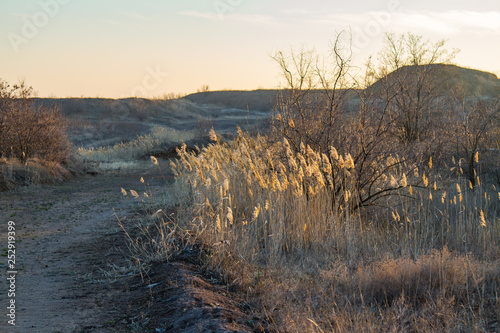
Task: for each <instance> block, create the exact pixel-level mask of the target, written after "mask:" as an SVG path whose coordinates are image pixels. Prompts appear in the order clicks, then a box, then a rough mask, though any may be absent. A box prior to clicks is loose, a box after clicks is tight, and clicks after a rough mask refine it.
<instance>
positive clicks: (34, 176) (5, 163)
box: [0, 158, 80, 191]
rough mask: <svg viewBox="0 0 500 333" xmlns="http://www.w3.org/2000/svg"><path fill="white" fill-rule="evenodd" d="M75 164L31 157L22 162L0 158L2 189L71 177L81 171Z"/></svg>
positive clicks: (59, 180) (0, 184) (49, 182)
mask: <svg viewBox="0 0 500 333" xmlns="http://www.w3.org/2000/svg"><path fill="white" fill-rule="evenodd" d="M79 169H80V168H79V167H78V166H77V165H76V164H74V163H70V164H66V165H62V164H61V163H57V162H52V161H47V160H43V159H39V158H30V159H28V160H27V161H26V162H25V163H21V162H20V161H19V160H17V159H15V158H10V159H7V158H2V159H0V191H5V190H12V189H14V188H16V187H17V186H18V185H29V184H52V183H58V182H62V181H64V180H68V179H71V178H73V177H74V176H75V174H77V173H78V172H80V171H79Z"/></svg>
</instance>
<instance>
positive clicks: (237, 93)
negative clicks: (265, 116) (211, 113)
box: [184, 89, 278, 112]
mask: <svg viewBox="0 0 500 333" xmlns="http://www.w3.org/2000/svg"><path fill="white" fill-rule="evenodd" d="M277 93H278V90H263V89H261V90H250V91H244V90H225V91H207V92H200V93H195V94H191V95H187V96H185V97H184V99H187V100H188V101H191V102H193V103H196V104H212V105H218V106H225V107H228V108H235V109H244V110H246V109H248V110H252V111H264V112H265V111H269V110H271V108H272V107H273V105H274V101H275V98H276V94H277Z"/></svg>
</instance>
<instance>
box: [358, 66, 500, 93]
mask: <svg viewBox="0 0 500 333" xmlns="http://www.w3.org/2000/svg"><path fill="white" fill-rule="evenodd" d="M425 66H427V67H431V70H432V72H433V77H434V80H436V81H438V85H439V89H440V92H442V93H444V94H446V93H449V92H451V91H453V90H456V89H458V88H461V89H463V91H464V92H465V94H466V95H467V96H471V97H472V96H476V97H490V98H491V97H496V96H499V95H500V79H498V78H497V76H496V75H495V74H492V73H488V72H483V71H480V70H476V69H469V68H464V67H459V66H455V65H445V64H433V65H425ZM416 69H417V67H416V66H404V67H401V68H400V69H398V70H396V71H394V72H392V73H389V74H388V75H387V77H385V78H383V79H380V80H379V81H377V82H375V83H374V84H373V85H372V86H371V87H369V88H368V89H374V90H375V91H378V90H380V89H381V88H382V81H384V80H386V79H388V80H392V79H396V78H397V77H405V76H406V75H408V76H410V75H411V74H412V72H413V71H416Z"/></svg>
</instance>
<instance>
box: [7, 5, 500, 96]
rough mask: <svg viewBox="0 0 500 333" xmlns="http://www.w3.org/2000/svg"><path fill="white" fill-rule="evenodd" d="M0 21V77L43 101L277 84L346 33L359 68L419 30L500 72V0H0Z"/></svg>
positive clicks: (468, 63)
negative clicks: (283, 71) (300, 53)
mask: <svg viewBox="0 0 500 333" xmlns="http://www.w3.org/2000/svg"><path fill="white" fill-rule="evenodd" d="M0 22H1V23H0V79H3V80H6V81H7V82H9V83H11V84H13V83H16V82H17V81H18V80H20V79H24V80H25V81H26V82H27V83H28V84H29V85H31V86H33V88H34V90H35V91H36V92H37V94H38V96H40V97H47V96H57V97H80V96H87V97H109V98H120V97H128V96H140V97H153V96H160V95H163V94H164V93H191V92H195V91H196V90H197V89H198V88H200V87H201V86H202V85H209V86H210V89H211V90H222V89H234V90H239V89H242V90H253V89H258V88H266V89H272V88H277V87H279V84H280V80H281V79H280V76H279V68H278V66H277V65H276V63H275V62H274V61H273V60H272V59H271V55H272V54H274V53H275V52H277V51H285V52H286V51H288V50H290V48H292V47H293V48H295V49H298V48H301V47H303V46H305V47H307V48H314V49H316V50H317V51H318V53H321V54H326V53H327V52H328V49H329V48H328V47H329V43H330V42H331V41H332V40H333V39H334V38H335V36H336V34H337V33H338V32H340V31H342V30H346V31H350V33H351V35H352V38H353V40H352V45H353V62H354V64H355V65H359V66H361V65H362V64H363V63H364V62H365V61H366V59H367V58H368V57H369V56H370V55H374V56H375V55H376V53H377V52H378V51H379V50H380V48H381V46H382V40H383V37H384V32H394V33H397V34H399V33H406V32H411V33H413V34H417V35H422V36H423V37H424V38H425V39H429V40H430V41H433V42H436V41H438V40H441V39H446V40H447V43H446V48H447V49H450V50H451V49H453V48H457V49H460V50H461V51H460V53H459V54H458V55H457V57H456V58H455V59H454V63H456V64H457V65H460V66H464V67H470V68H475V69H480V70H483V71H488V72H492V73H494V74H496V75H497V76H500V1H498V0H477V1H469V0H453V1H451V0H443V1H435V0H434V1H430V0H421V1H410V0H371V1H368V0H363V1H337V0H329V1H327V0H323V1H321V0H309V1H307V2H306V1H299V0H287V1H284V0H276V1H273V0H267V1H264V0H207V1H202V0H183V1H179V0H177V1H173V0H143V1H138V0H34V1H33V0H20V1H1V2H0Z"/></svg>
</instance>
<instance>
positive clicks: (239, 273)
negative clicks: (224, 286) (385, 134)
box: [172, 132, 500, 332]
mask: <svg viewBox="0 0 500 333" xmlns="http://www.w3.org/2000/svg"><path fill="white" fill-rule="evenodd" d="M212 136H213V133H212ZM214 139H217V138H214ZM180 155H181V158H180V159H179V160H178V161H177V163H173V162H172V166H173V170H174V172H175V173H176V174H177V176H178V186H183V187H184V189H183V192H184V193H188V194H189V195H188V197H189V198H190V200H191V202H192V204H191V205H190V206H189V207H188V208H187V209H186V210H185V211H183V213H182V214H181V215H182V218H181V219H179V220H178V221H176V223H179V225H181V226H182V228H183V230H190V232H191V234H192V235H193V234H194V235H195V236H196V237H195V238H196V240H197V241H200V242H202V243H203V244H204V245H205V246H206V248H207V251H208V252H209V253H210V258H209V259H210V264H211V267H212V268H215V269H219V270H220V271H221V272H223V274H226V276H227V278H228V280H231V281H232V282H233V283H237V284H239V285H240V286H241V287H242V288H244V290H247V291H248V294H249V295H250V296H249V297H256V299H257V301H258V302H259V303H260V305H261V307H262V309H263V310H262V311H263V313H264V315H265V316H266V317H267V318H268V320H269V321H270V322H272V323H273V326H274V328H275V329H276V330H278V331H283V332H306V331H311V332H326V331H338V332H358V331H369V332H380V331H393V332H406V331H408V332H414V331H419V332H436V331H453V332H457V331H491V330H493V331H495V330H497V331H498V330H499V329H500V328H499V325H500V323H498V318H499V316H500V298H499V296H498V288H499V279H500V261H499V260H498V259H499V257H500V244H499V241H500V204H499V201H500V198H499V194H498V192H499V191H498V189H497V188H495V187H494V186H493V185H491V184H490V185H486V184H480V185H476V186H475V187H473V188H469V187H468V184H466V183H465V182H464V181H463V180H462V179H461V178H457V179H455V180H452V179H440V178H439V175H438V173H437V171H435V170H433V173H432V174H427V175H423V174H418V173H416V172H415V173H414V174H411V175H409V174H408V175H407V174H403V173H402V172H401V170H399V169H397V168H389V173H388V174H387V175H386V176H385V177H380V182H379V184H377V186H380V187H386V188H392V189H397V191H394V192H392V195H390V196H387V197H385V198H384V199H383V200H380V201H379V202H378V206H375V207H370V208H363V209H359V210H353V209H352V207H355V206H356V205H355V200H356V193H357V192H358V191H361V190H362V189H359V188H356V187H355V186H354V183H353V182H352V181H351V180H352V177H354V176H355V175H353V172H354V169H355V168H354V167H355V165H353V163H354V162H353V161H352V159H351V158H350V157H349V154H346V155H344V156H341V155H339V154H338V153H337V152H336V151H335V150H333V149H332V150H331V152H330V156H326V155H321V154H318V153H317V152H315V151H313V150H312V149H311V148H309V147H302V149H301V152H300V153H298V154H293V153H292V152H291V150H289V149H288V148H287V143H286V141H285V142H283V143H276V144H274V145H272V146H270V145H269V144H268V143H267V141H266V139H265V138H264V137H256V138H252V137H249V136H247V135H244V134H243V133H241V132H240V133H239V136H238V138H237V139H236V140H235V141H233V142H231V143H229V144H226V143H221V142H215V143H214V144H213V145H210V146H208V147H206V148H204V149H203V150H202V151H201V154H199V155H198V156H194V155H193V154H188V153H186V152H183V151H182V150H181V151H180ZM393 158H394V159H397V156H394V157H393ZM384 163H385V164H384ZM388 163H389V164H391V163H392V162H391V161H385V162H383V161H381V162H380V168H381V169H383V170H386V169H387V168H386V165H387V164H388ZM429 168H431V169H432V165H431V163H429ZM455 168H460V166H459V165H457V166H455ZM415 179H423V180H422V181H421V182H420V183H421V184H422V185H421V186H419V187H410V186H405V185H407V184H410V183H414V182H413V181H412V180H415ZM479 183H481V181H479ZM353 203H354V204H353Z"/></svg>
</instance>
